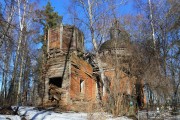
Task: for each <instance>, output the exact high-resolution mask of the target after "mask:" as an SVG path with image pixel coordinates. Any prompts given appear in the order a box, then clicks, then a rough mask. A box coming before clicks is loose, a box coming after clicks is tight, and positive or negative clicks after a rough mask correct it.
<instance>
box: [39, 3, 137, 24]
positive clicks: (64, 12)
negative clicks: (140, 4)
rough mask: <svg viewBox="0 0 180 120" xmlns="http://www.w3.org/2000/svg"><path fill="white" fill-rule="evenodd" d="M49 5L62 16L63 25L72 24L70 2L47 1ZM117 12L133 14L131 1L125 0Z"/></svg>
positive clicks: (41, 4)
mask: <svg viewBox="0 0 180 120" xmlns="http://www.w3.org/2000/svg"><path fill="white" fill-rule="evenodd" d="M49 1H50V2H51V5H52V6H53V7H54V10H55V11H56V12H58V13H59V15H61V16H63V23H64V24H72V22H71V19H70V14H69V12H68V7H69V6H70V0H49ZM47 2H48V0H40V3H39V5H40V7H43V6H45V5H46V4H47ZM118 12H119V13H120V15H125V14H134V13H135V12H136V11H135V9H134V8H133V0H127V3H126V4H125V5H122V6H121V7H120V8H119V10H118Z"/></svg>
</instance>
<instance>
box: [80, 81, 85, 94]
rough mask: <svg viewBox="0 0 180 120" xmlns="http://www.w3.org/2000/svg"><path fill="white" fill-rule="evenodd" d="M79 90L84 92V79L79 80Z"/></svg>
mask: <svg viewBox="0 0 180 120" xmlns="http://www.w3.org/2000/svg"><path fill="white" fill-rule="evenodd" d="M80 92H81V93H84V80H80Z"/></svg>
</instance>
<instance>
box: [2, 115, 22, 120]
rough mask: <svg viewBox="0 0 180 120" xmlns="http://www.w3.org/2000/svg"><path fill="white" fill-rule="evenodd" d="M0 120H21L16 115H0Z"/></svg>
mask: <svg viewBox="0 0 180 120" xmlns="http://www.w3.org/2000/svg"><path fill="white" fill-rule="evenodd" d="M0 120H21V117H20V116H18V115H15V116H14V115H0Z"/></svg>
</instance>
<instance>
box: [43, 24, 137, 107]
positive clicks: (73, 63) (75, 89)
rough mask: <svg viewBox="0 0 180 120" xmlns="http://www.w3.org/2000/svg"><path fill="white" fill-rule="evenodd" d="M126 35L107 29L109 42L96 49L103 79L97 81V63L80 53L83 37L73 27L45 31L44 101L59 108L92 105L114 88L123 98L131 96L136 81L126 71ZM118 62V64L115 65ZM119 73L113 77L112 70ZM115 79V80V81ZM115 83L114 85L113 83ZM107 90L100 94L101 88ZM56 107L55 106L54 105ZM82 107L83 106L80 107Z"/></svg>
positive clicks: (127, 38)
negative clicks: (46, 41)
mask: <svg viewBox="0 0 180 120" xmlns="http://www.w3.org/2000/svg"><path fill="white" fill-rule="evenodd" d="M129 45H130V37H129V35H128V33H127V32H126V31H125V30H124V29H122V28H121V27H119V26H118V24H114V25H113V26H112V27H111V29H110V40H107V41H106V42H104V43H103V44H102V45H101V46H100V48H99V55H100V58H101V61H102V67H103V70H104V75H105V78H106V79H107V80H106V81H105V82H106V83H104V84H103V82H102V80H101V79H100V78H101V77H100V73H99V68H98V66H97V61H96V59H95V57H94V55H93V54H92V53H85V51H84V35H83V33H82V31H80V30H79V29H78V28H76V27H75V26H70V25H63V24H62V23H61V24H60V25H58V26H57V27H55V28H50V29H49V30H48V43H47V53H48V55H47V66H48V69H47V72H46V79H45V98H44V101H45V102H47V103H49V102H53V101H58V104H62V105H74V104H76V103H88V102H90V101H91V102H94V103H96V102H97V100H99V99H100V98H99V97H100V96H101V100H105V98H106V96H107V95H106V94H108V92H107V91H111V89H113V88H112V87H111V86H113V84H115V85H116V86H119V87H118V90H119V91H121V93H123V94H124V95H126V96H134V94H135V91H136V88H135V84H136V78H135V77H133V76H130V75H129V71H128V70H127V69H126V68H127V66H128V65H127V64H126V63H127V62H128V58H129V57H130V56H131V52H130V50H129V49H128V46H129ZM119 61H121V62H119ZM117 65H118V66H120V67H121V68H122V69H121V70H120V71H118V72H120V74H119V75H118V76H117V75H116V72H117V71H116V70H115V68H114V66H117ZM115 79H116V80H115ZM117 79H118V82H117ZM105 85H106V86H108V87H109V88H110V89H109V90H106V89H105V91H104V90H103V87H104V86H105ZM56 104H57V103H56ZM84 107H85V106H84Z"/></svg>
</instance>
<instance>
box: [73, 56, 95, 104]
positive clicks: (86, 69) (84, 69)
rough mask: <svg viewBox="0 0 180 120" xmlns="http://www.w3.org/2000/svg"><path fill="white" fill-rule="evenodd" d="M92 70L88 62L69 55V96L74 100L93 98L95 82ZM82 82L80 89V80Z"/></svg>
mask: <svg viewBox="0 0 180 120" xmlns="http://www.w3.org/2000/svg"><path fill="white" fill-rule="evenodd" d="M92 73H93V70H92V67H91V65H90V64H88V63H87V62H86V61H84V60H83V59H81V58H78V57H77V56H76V55H74V54H73V55H72V57H71V85H70V98H71V99H72V100H74V101H79V100H81V101H90V100H95V98H96V95H95V90H96V82H95V80H94V79H93V76H92ZM82 81H83V82H84V83H83V84H84V86H83V87H84V88H83V91H81V82H82Z"/></svg>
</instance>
